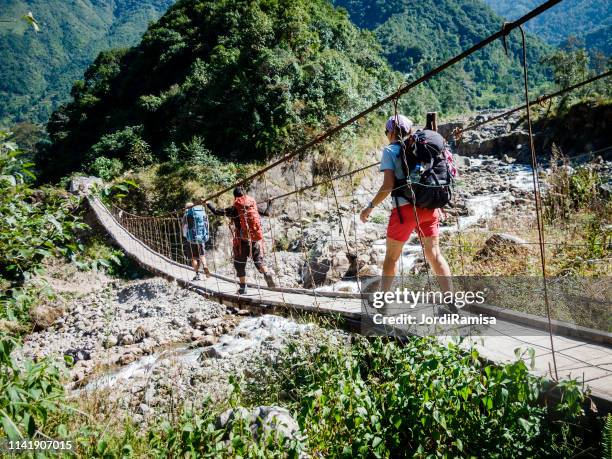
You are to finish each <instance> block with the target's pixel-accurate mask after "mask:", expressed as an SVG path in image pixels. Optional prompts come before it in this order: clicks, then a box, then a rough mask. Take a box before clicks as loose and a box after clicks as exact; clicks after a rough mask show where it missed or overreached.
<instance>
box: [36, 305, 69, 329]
mask: <svg viewBox="0 0 612 459" xmlns="http://www.w3.org/2000/svg"><path fill="white" fill-rule="evenodd" d="M63 315H64V309H63V308H62V307H60V306H57V307H56V306H51V305H48V304H41V305H38V306H36V307H34V308H32V309H30V320H31V321H32V324H34V329H35V330H44V329H46V328H49V327H50V326H51V325H53V323H54V322H55V321H56V320H57V319H58V318H59V317H61V316H63Z"/></svg>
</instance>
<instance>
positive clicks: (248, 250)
mask: <svg viewBox="0 0 612 459" xmlns="http://www.w3.org/2000/svg"><path fill="white" fill-rule="evenodd" d="M206 205H207V206H208V208H209V209H210V211H211V212H212V213H213V214H214V215H219V216H225V217H229V218H230V219H231V222H232V224H233V229H232V227H231V225H230V229H231V231H232V233H233V240H232V246H233V256H234V268H235V269H236V275H237V276H238V283H239V289H238V294H239V295H244V294H246V264H247V261H248V259H249V257H251V258H252V259H253V263H255V267H256V268H257V270H258V271H259V272H260V273H262V274H263V275H264V278H265V279H266V283H267V284H268V287H275V286H276V284H275V282H274V279H273V278H272V275H271V274H270V273H268V270H267V269H266V267H265V265H264V261H263V228H262V226H261V219H260V215H263V216H264V217H267V216H268V215H270V206H271V205H272V202H271V201H268V205H267V207H266V208H265V209H264V208H263V207H261V206H260V205H258V204H257V202H256V201H255V199H253V198H252V197H250V196H248V195H247V194H246V192H245V191H244V188H242V187H240V186H239V187H237V188H235V189H234V204H233V205H231V206H229V207H226V208H225V209H216V208H215V207H214V206H213V205H212V204H210V203H206Z"/></svg>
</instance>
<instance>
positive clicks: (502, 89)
mask: <svg viewBox="0 0 612 459" xmlns="http://www.w3.org/2000/svg"><path fill="white" fill-rule="evenodd" d="M334 3H335V4H336V5H337V6H341V7H344V8H346V10H347V11H348V12H349V14H350V16H351V18H352V20H353V21H354V22H355V23H356V24H357V25H358V26H360V27H364V28H367V29H370V30H372V31H374V33H375V35H376V36H377V37H378V39H379V40H380V42H381V44H382V46H383V50H384V54H385V56H386V57H387V59H388V60H389V62H390V63H391V64H392V65H393V67H394V68H395V69H397V70H399V71H401V72H403V73H405V74H409V75H412V76H419V75H421V74H422V73H424V72H425V71H427V70H429V69H431V68H433V67H434V66H436V65H439V64H441V63H443V62H444V61H446V60H448V59H449V58H451V57H452V56H454V55H456V54H458V53H460V52H461V51H463V50H465V49H467V48H469V47H470V46H471V45H473V44H475V43H477V42H478V41H480V40H482V39H483V38H485V37H487V36H488V35H490V34H492V33H494V32H496V31H497V30H499V28H500V27H501V25H502V23H503V19H502V18H500V17H498V16H496V15H495V14H494V13H493V11H492V10H490V9H489V8H488V7H487V6H486V5H485V4H484V3H483V2H482V1H480V0H420V1H418V2H416V1H413V0H334ZM508 43H509V55H510V57H506V55H505V53H504V50H503V46H502V43H501V42H498V43H494V44H492V45H490V46H488V47H486V48H485V49H483V50H482V51H479V52H478V53H476V54H475V55H473V56H472V57H470V58H468V59H466V60H464V61H463V62H461V63H459V64H456V65H455V66H453V67H452V68H451V69H449V70H447V71H446V72H444V74H443V75H442V76H440V77H438V78H436V79H435V80H433V81H432V82H431V83H428V84H427V85H426V87H427V88H428V89H429V91H430V105H429V106H428V108H429V109H437V110H441V111H443V112H457V111H461V110H468V109H475V108H489V107H499V106H507V105H510V104H512V103H514V102H516V100H517V94H519V91H520V81H521V75H522V69H521V65H520V60H519V56H520V52H521V50H520V46H519V41H518V36H517V34H512V35H511V36H510V38H509V40H508ZM547 52H549V48H548V47H547V46H546V45H544V44H543V43H542V42H541V41H540V40H538V39H535V38H533V37H530V39H529V44H528V60H529V66H530V77H531V80H532V83H533V84H534V85H538V84H542V83H543V82H545V80H546V78H547V71H546V69H544V68H542V66H541V65H539V62H540V60H541V58H542V57H543V56H544V55H545V54H546V53H547ZM421 91H426V89H425V88H423V89H421ZM408 98H409V96H408Z"/></svg>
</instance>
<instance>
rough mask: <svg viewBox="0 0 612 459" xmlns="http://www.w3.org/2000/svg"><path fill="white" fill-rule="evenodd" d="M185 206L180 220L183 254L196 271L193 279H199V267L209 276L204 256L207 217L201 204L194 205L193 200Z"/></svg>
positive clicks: (206, 238) (206, 237)
mask: <svg viewBox="0 0 612 459" xmlns="http://www.w3.org/2000/svg"><path fill="white" fill-rule="evenodd" d="M185 207H186V208H187V210H185V214H184V215H183V220H182V232H183V254H184V255H185V258H186V259H187V260H191V266H192V267H193V270H194V271H195V273H196V275H195V277H194V278H193V280H200V267H201V268H202V271H204V274H206V277H210V270H209V269H208V266H207V265H206V258H205V256H204V253H205V244H206V241H207V240H208V218H207V216H206V212H204V209H203V208H202V206H194V204H193V202H188V203H186V204H185Z"/></svg>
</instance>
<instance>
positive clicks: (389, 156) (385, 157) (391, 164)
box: [380, 143, 420, 206]
mask: <svg viewBox="0 0 612 459" xmlns="http://www.w3.org/2000/svg"><path fill="white" fill-rule="evenodd" d="M400 151H401V148H400V145H399V143H391V144H389V145H387V146H386V147H385V149H384V150H383V152H382V159H381V160H380V171H381V172H383V171H386V170H392V171H393V172H394V174H395V178H397V179H403V178H406V176H405V175H404V171H403V170H402V160H401V158H400ZM419 179H420V172H419V171H417V170H412V171H411V172H410V180H411V181H413V182H418V181H419ZM393 200H394V201H395V198H394V199H393ZM398 201H399V205H400V206H404V205H406V204H409V203H408V200H406V198H401V197H400V198H398ZM394 204H395V202H394Z"/></svg>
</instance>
